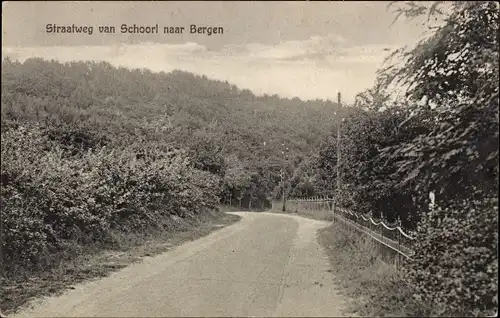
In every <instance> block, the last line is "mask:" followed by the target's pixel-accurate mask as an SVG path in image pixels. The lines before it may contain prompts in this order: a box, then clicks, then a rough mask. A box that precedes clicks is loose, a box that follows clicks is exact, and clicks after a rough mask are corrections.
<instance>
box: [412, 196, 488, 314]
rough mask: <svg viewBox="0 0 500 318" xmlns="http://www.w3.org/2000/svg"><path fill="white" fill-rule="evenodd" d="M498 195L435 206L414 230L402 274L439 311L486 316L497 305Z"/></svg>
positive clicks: (419, 297)
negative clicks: (403, 273) (413, 238)
mask: <svg viewBox="0 0 500 318" xmlns="http://www.w3.org/2000/svg"><path fill="white" fill-rule="evenodd" d="M497 225H498V197H496V198H495V197H493V198H488V199H483V200H482V201H476V200H472V201H471V200H468V199H465V200H462V201H458V202H457V204H456V205H455V206H453V207H451V206H450V207H446V208H441V207H437V208H436V209H433V210H432V211H430V212H429V213H427V214H426V215H424V217H423V220H422V222H421V223H420V224H419V227H418V229H417V231H416V232H415V238H416V241H415V246H414V247H413V248H414V250H415V251H416V252H415V253H413V255H411V257H412V262H411V263H410V266H408V268H406V271H405V272H406V273H405V274H406V275H405V276H406V279H407V280H408V281H409V282H411V283H412V285H414V286H415V287H416V294H415V297H416V298H417V299H418V300H421V301H424V302H427V303H432V304H434V305H435V307H436V308H440V311H441V312H438V313H437V314H438V315H444V316H469V317H470V316H483V317H484V316H486V315H492V314H494V313H495V311H496V310H497V308H498V255H497V248H498V231H497V230H498V229H497Z"/></svg>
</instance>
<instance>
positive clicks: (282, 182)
mask: <svg viewBox="0 0 500 318" xmlns="http://www.w3.org/2000/svg"><path fill="white" fill-rule="evenodd" d="M281 188H282V189H283V206H282V210H283V212H285V211H286V208H285V201H286V199H285V196H286V194H285V178H284V177H283V167H282V168H281Z"/></svg>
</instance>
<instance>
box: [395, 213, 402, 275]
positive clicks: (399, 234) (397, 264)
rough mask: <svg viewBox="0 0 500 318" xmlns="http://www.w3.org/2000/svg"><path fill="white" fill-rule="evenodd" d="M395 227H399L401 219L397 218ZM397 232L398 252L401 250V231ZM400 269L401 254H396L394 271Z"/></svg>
mask: <svg viewBox="0 0 500 318" xmlns="http://www.w3.org/2000/svg"><path fill="white" fill-rule="evenodd" d="M396 224H397V227H401V219H400V218H399V216H398V222H397V223H396ZM397 230H398V250H401V231H399V229H397ZM400 268H401V253H399V252H398V258H397V260H396V269H398V270H399V269H400Z"/></svg>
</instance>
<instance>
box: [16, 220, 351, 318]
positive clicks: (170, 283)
mask: <svg viewBox="0 0 500 318" xmlns="http://www.w3.org/2000/svg"><path fill="white" fill-rule="evenodd" d="M235 214H238V215H240V216H242V220H241V221H239V222H237V223H236V224H234V225H231V226H229V227H226V228H223V229H221V230H219V231H216V232H214V233H212V234H210V235H208V236H206V237H203V238H201V239H198V240H196V241H193V242H188V243H185V244H183V245H181V246H179V247H177V248H175V249H173V250H172V251H169V252H166V253H163V254H160V255H158V256H155V257H150V258H146V259H145V260H144V261H143V262H141V263H137V264H133V265H130V266H128V267H126V268H124V269H122V270H121V271H118V272H115V273H113V274H112V275H110V276H109V277H106V278H103V279H100V280H96V281H92V282H88V283H85V284H81V285H77V286H75V289H73V290H68V291H67V292H66V293H64V294H63V295H61V296H58V297H50V298H46V299H43V300H39V301H38V302H37V303H35V306H34V307H32V308H31V309H25V310H23V311H21V312H19V313H18V314H17V315H13V316H9V317H26V316H30V317H33V316H45V317H57V316H64V317H76V316H79V317H82V316H85V317H96V316H99V317H103V316H114V317H124V316H129V317H130V316H135V317H138V316H142V317H145V316H149V317H154V316H163V317H165V316H176V317H179V316H219V317H220V316H240V317H241V316H275V317H278V316H280V317H283V316H302V317H304V316H305V317H311V316H330V317H331V316H349V314H348V313H345V312H344V310H343V309H344V308H345V307H346V302H345V299H344V297H343V296H341V295H339V293H338V290H337V289H336V287H335V284H334V282H333V276H332V274H331V273H330V272H329V269H330V263H329V261H328V258H327V255H326V254H325V253H324V251H323V249H322V247H321V246H320V245H319V244H318V242H317V233H316V232H317V230H318V229H319V228H322V227H324V226H327V225H328V223H327V222H324V221H316V220H311V219H306V218H301V217H298V216H293V215H284V214H273V213H245V212H237V213H235Z"/></svg>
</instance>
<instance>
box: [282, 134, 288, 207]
mask: <svg viewBox="0 0 500 318" xmlns="http://www.w3.org/2000/svg"><path fill="white" fill-rule="evenodd" d="M282 146H283V151H281V154H282V155H283V158H282V162H281V186H282V188H283V206H282V211H283V212H286V185H285V157H286V153H285V152H286V151H287V150H288V148H286V147H285V144H284V143H283V144H282Z"/></svg>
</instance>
